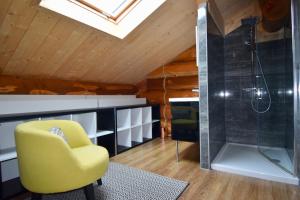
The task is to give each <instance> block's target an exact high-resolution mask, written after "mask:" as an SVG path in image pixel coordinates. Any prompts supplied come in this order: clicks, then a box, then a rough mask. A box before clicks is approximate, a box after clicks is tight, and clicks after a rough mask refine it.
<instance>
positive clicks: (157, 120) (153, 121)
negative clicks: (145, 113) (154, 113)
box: [152, 119, 160, 123]
mask: <svg viewBox="0 0 300 200" xmlns="http://www.w3.org/2000/svg"><path fill="white" fill-rule="evenodd" d="M155 122H160V120H159V119H155V120H152V123H155Z"/></svg>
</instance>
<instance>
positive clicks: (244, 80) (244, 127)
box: [224, 27, 257, 144]
mask: <svg viewBox="0 0 300 200" xmlns="http://www.w3.org/2000/svg"><path fill="white" fill-rule="evenodd" d="M248 33H249V29H248V28H247V27H240V28H238V29H236V30H235V31H234V32H232V33H230V34H228V35H227V36H226V37H225V40H224V66H225V90H226V91H227V92H228V93H229V96H228V97H227V98H226V101H225V130H226V140H227V142H235V143H243V144H256V128H257V118H256V114H255V112H253V111H252V109H251V101H250V99H251V94H250V92H246V91H244V90H243V89H246V88H251V87H252V82H251V54H250V53H249V50H248V49H247V48H246V46H245V44H244V42H245V41H246V40H247V37H248Z"/></svg>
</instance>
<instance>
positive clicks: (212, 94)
mask: <svg viewBox="0 0 300 200" xmlns="http://www.w3.org/2000/svg"><path fill="white" fill-rule="evenodd" d="M207 46H208V102H209V103H208V107H209V153H210V162H212V161H213V159H214V158H215V157H216V155H217V154H218V152H219V151H220V149H221V148H222V146H223V145H224V144H225V142H226V135H225V131H224V130H225V121H224V119H225V100H224V90H225V84H224V38H223V37H222V35H221V33H220V32H219V31H218V28H217V26H216V25H215V23H214V22H213V20H212V19H211V17H209V18H208V35H207Z"/></svg>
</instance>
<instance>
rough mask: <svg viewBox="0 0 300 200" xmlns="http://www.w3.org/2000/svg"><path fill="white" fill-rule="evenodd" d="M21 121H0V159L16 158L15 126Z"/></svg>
mask: <svg viewBox="0 0 300 200" xmlns="http://www.w3.org/2000/svg"><path fill="white" fill-rule="evenodd" d="M22 122H23V121H13V122H3V123H0V135H1V140H0V161H5V160H9V159H13V158H16V157H17V155H16V150H15V147H16V144H15V128H16V126H17V125H18V124H21V123H22Z"/></svg>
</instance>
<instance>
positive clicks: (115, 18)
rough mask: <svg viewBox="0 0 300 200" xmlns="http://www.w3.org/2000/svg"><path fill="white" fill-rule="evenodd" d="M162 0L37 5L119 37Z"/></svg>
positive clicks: (49, 0) (50, 0)
mask: <svg viewBox="0 0 300 200" xmlns="http://www.w3.org/2000/svg"><path fill="white" fill-rule="evenodd" d="M165 1H166V0H59V1H54V0H41V2H40V6H42V7H44V8H47V9H49V10H52V11H54V12H57V13H60V14H62V15H65V16H67V17H70V18H72V19H74V20H77V21H79V22H82V23H84V24H86V25H89V26H92V27H94V28H96V29H98V30H101V31H104V32H106V33H108V34H111V35H113V36H116V37H118V38H121V39H123V38H124V37H126V36H127V35H128V34H129V33H130V32H131V31H132V30H134V29H135V28H136V27H137V26H138V25H139V24H140V23H142V22H143V21H144V20H145V19H146V18H147V17H148V16H149V15H151V14H152V13H153V12H154V11H155V10H156V9H157V8H159V7H160V6H161V5H162V4H163V3H164V2H165Z"/></svg>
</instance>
